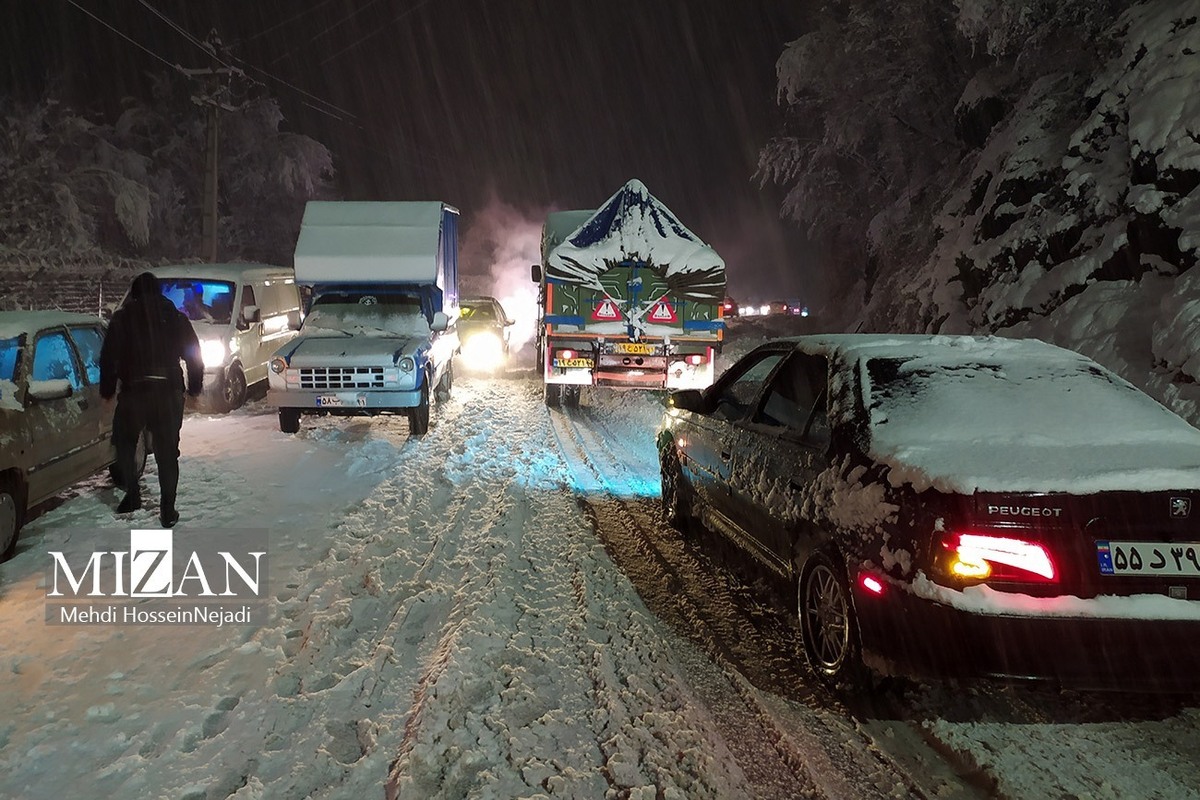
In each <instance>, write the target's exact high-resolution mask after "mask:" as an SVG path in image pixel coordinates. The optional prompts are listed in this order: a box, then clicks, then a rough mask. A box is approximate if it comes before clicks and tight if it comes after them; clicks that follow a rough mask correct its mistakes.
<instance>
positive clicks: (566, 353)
mask: <svg viewBox="0 0 1200 800" xmlns="http://www.w3.org/2000/svg"><path fill="white" fill-rule="evenodd" d="M578 355H579V353H577V352H576V351H574V350H559V351H558V355H557V356H556V358H575V357H576V356H578Z"/></svg>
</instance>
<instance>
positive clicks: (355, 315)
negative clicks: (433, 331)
mask: <svg viewBox="0 0 1200 800" xmlns="http://www.w3.org/2000/svg"><path fill="white" fill-rule="evenodd" d="M304 329H305V330H308V331H312V330H315V329H329V330H334V331H341V332H342V333H347V334H351V335H363V334H365V335H388V334H396V335H400V336H428V335H429V320H427V319H426V318H425V314H424V312H423V311H421V299H420V298H419V297H416V296H415V295H398V294H370V295H354V294H340V293H333V294H325V295H321V296H320V297H318V298H317V299H316V301H314V302H313V305H312V309H311V310H310V311H309V313H308V316H307V317H306V318H305V320H304Z"/></svg>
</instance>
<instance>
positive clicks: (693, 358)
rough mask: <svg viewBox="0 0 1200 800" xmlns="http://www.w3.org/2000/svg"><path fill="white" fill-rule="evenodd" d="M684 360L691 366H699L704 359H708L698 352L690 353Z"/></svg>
mask: <svg viewBox="0 0 1200 800" xmlns="http://www.w3.org/2000/svg"><path fill="white" fill-rule="evenodd" d="M685 360H686V361H687V363H689V364H691V365H692V366H693V367H695V366H699V365H700V364H703V363H704V362H705V361H707V360H708V359H707V358H705V357H704V356H703V355H702V354H700V353H692V354H691V355H690V356H688V357H687V358H686V359H685Z"/></svg>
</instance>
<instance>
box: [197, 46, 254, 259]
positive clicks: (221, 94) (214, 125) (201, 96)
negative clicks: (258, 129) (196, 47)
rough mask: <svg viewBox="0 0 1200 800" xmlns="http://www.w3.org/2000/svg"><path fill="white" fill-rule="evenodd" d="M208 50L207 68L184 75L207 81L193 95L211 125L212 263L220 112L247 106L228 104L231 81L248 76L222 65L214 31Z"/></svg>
mask: <svg viewBox="0 0 1200 800" xmlns="http://www.w3.org/2000/svg"><path fill="white" fill-rule="evenodd" d="M204 44H205V47H206V48H207V49H208V51H209V53H210V54H211V57H212V60H211V62H210V64H209V66H208V67H205V68H202V69H184V70H183V74H185V75H187V76H188V77H189V78H194V79H201V80H203V81H204V87H203V90H202V91H201V92H199V93H197V94H193V95H192V102H193V103H195V104H196V105H198V106H201V107H204V108H206V109H207V115H208V123H207V125H206V135H205V146H204V195H203V198H202V200H201V207H200V219H201V232H200V235H201V239H202V248H203V254H204V257H205V258H206V259H207V260H208V261H209V262H215V261H216V260H217V240H218V237H217V222H218V220H219V219H220V216H219V214H220V212H219V209H218V204H217V198H218V197H219V191H218V189H219V185H220V171H219V168H218V164H219V163H220V159H219V158H218V154H219V148H220V140H221V133H220V132H221V120H220V113H221V111H222V110H225V111H240V110H241V109H242V108H244V107H245V106H244V105H243V106H234V105H232V104H230V103H229V101H228V97H229V95H230V92H231V86H230V83H231V80H232V79H233V78H235V77H236V78H244V77H245V74H244V73H243V72H242V71H241V70H240V69H236V68H232V67H227V66H223V65H222V64H223V63H228V58H227V57H226V53H227V51H226V49H225V45H224V44H222V42H221V37H220V36H218V35H217V31H216V29H215V28H214V29H213V30H211V31H209V34H208V39H207V40H206V41H205V43H204Z"/></svg>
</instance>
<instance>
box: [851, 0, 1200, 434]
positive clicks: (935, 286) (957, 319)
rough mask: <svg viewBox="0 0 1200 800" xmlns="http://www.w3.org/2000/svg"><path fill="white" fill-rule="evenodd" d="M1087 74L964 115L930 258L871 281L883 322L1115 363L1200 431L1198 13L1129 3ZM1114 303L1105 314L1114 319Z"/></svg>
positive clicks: (969, 99) (874, 313)
mask: <svg viewBox="0 0 1200 800" xmlns="http://www.w3.org/2000/svg"><path fill="white" fill-rule="evenodd" d="M1109 33H1110V36H1111V41H1112V42H1114V43H1115V50H1114V55H1113V56H1112V57H1111V58H1110V59H1109V60H1108V62H1107V64H1106V65H1105V67H1104V68H1103V69H1102V70H1101V71H1100V72H1099V74H1095V75H1086V76H1080V75H1078V74H1072V73H1063V74H1057V75H1048V76H1045V77H1042V78H1041V79H1040V80H1037V81H1036V82H1034V83H1032V85H1030V86H1029V87H1028V88H1027V89H1026V90H1025V91H1024V92H1023V93H1022V94H1020V95H1019V96H1017V97H1015V98H1014V97H1012V96H1011V95H1009V96H1007V98H1006V97H1005V93H1004V91H1003V88H1002V86H1001V87H1000V88H996V87H997V86H1000V83H999V81H997V79H996V77H995V76H994V75H989V74H986V73H981V74H980V76H979V77H978V78H977V79H976V80H974V81H972V82H971V84H970V85H969V86H968V89H967V92H966V93H964V96H963V99H962V100H960V102H959V106H958V108H957V109H956V123H957V126H956V127H957V130H958V131H959V135H960V138H961V139H962V140H963V142H964V143H965V144H966V145H968V146H977V147H978V148H979V149H978V150H976V151H975V152H974V153H973V154H972V155H971V156H968V158H967V159H966V160H965V161H964V162H963V164H962V165H960V172H959V174H958V180H957V185H956V188H955V189H954V190H953V191H951V192H950V193H949V195H948V199H947V201H946V202H945V203H944V204H943V205H942V207H941V209H940V212H938V213H937V214H936V216H935V219H934V220H933V223H934V225H935V228H936V231H937V235H938V241H937V244H936V245H935V247H934V249H933V252H932V253H931V254H930V257H929V259H928V260H927V261H926V262H925V263H923V264H919V265H912V266H911V267H909V268H908V269H904V268H899V269H896V270H895V271H893V272H892V273H891V275H890V276H888V277H881V278H880V279H879V280H878V281H877V282H876V284H875V286H874V287H873V288H872V291H871V296H872V298H873V299H872V300H871V301H870V303H869V305H868V309H867V317H868V319H870V320H871V321H872V322H873V323H874V324H875V325H876V326H879V327H893V328H894V327H901V328H908V329H917V330H922V329H923V330H930V331H942V332H968V331H989V332H1001V333H1007V334H1011V335H1037V336H1040V337H1042V338H1046V339H1049V340H1052V341H1054V342H1056V343H1058V344H1062V345H1065V346H1067V347H1072V348H1074V349H1077V350H1080V351H1082V352H1085V353H1087V354H1088V355H1092V356H1094V357H1096V358H1098V359H1100V360H1101V361H1104V362H1105V363H1107V364H1108V365H1109V366H1110V367H1113V368H1114V369H1116V370H1117V371H1119V372H1121V373H1122V374H1124V375H1125V376H1126V377H1127V378H1129V379H1130V380H1132V381H1134V382H1135V383H1139V384H1141V385H1143V386H1145V387H1146V388H1148V389H1150V390H1152V391H1153V392H1154V393H1155V394H1156V395H1158V396H1159V397H1160V398H1162V399H1163V400H1164V401H1165V402H1167V403H1168V404H1169V405H1172V406H1174V407H1175V408H1176V410H1178V411H1181V412H1183V413H1184V414H1185V415H1186V416H1188V417H1189V418H1190V419H1192V421H1193V422H1197V421H1200V415H1198V414H1197V413H1196V412H1197V406H1196V404H1195V399H1196V398H1195V397H1193V396H1192V395H1193V391H1192V390H1191V389H1190V388H1189V387H1190V386H1191V384H1193V383H1194V382H1195V381H1196V380H1197V379H1198V378H1200V277H1197V276H1193V274H1192V272H1191V271H1190V270H1191V268H1192V267H1193V266H1195V264H1196V261H1197V258H1198V256H1200V91H1197V87H1198V86H1200V2H1197V1H1196V0H1189V1H1188V2H1182V3H1181V2H1178V0H1156V1H1155V2H1150V3H1146V4H1140V5H1137V6H1134V7H1133V8H1130V9H1129V10H1128V11H1126V12H1125V13H1124V15H1123V16H1122V17H1121V18H1120V19H1119V21H1118V22H1117V24H1116V25H1115V26H1113V28H1112V29H1111V30H1110V32H1109ZM1118 309H1119V310H1120V314H1119V316H1117V317H1116V318H1114V312H1115V311H1116V310H1118Z"/></svg>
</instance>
